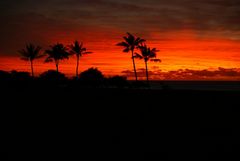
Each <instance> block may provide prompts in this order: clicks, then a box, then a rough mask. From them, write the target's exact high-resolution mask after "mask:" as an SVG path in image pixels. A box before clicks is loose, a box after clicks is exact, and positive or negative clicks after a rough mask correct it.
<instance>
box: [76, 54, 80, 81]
mask: <svg viewBox="0 0 240 161" xmlns="http://www.w3.org/2000/svg"><path fill="white" fill-rule="evenodd" d="M78 66H79V55H77V67H76V78H77V79H78Z"/></svg>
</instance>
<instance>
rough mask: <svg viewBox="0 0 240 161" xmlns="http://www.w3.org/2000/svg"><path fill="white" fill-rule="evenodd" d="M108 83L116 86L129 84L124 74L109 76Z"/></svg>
mask: <svg viewBox="0 0 240 161" xmlns="http://www.w3.org/2000/svg"><path fill="white" fill-rule="evenodd" d="M107 82H108V85H110V86H115V87H126V86H128V81H127V77H124V76H118V75H117V76H113V77H110V78H108V81H107Z"/></svg>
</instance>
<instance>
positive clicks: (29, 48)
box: [18, 43, 44, 77]
mask: <svg viewBox="0 0 240 161" xmlns="http://www.w3.org/2000/svg"><path fill="white" fill-rule="evenodd" d="M40 51H41V47H40V46H34V45H33V44H31V43H30V44H27V45H26V49H22V50H19V51H18V52H19V53H20V54H21V59H22V60H25V61H29V62H30V65H31V71H32V77H34V70H33V61H34V60H35V59H39V58H41V57H43V56H44V55H43V54H41V53H40Z"/></svg>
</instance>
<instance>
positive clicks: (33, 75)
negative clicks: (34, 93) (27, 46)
mask: <svg viewBox="0 0 240 161" xmlns="http://www.w3.org/2000/svg"><path fill="white" fill-rule="evenodd" d="M30 63H31V71H32V77H34V72H33V61H32V60H30Z"/></svg>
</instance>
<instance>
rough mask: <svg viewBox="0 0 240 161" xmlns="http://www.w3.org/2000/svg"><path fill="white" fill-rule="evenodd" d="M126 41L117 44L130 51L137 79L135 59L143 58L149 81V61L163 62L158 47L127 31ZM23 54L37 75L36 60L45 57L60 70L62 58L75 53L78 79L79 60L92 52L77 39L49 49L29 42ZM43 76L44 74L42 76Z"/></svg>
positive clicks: (20, 51)
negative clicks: (71, 42) (35, 69)
mask: <svg viewBox="0 0 240 161" xmlns="http://www.w3.org/2000/svg"><path fill="white" fill-rule="evenodd" d="M123 39H124V41H122V42H120V43H117V44H116V45H117V46H121V47H123V52H127V53H128V52H130V53H131V59H132V62H133V70H134V74H135V78H136V81H137V80H138V77H137V68H136V63H135V59H142V60H144V63H145V68H146V80H147V82H148V81H149V76H148V62H149V61H153V62H161V60H160V59H157V52H158V51H159V50H157V49H156V48H150V47H148V46H147V45H146V40H145V39H142V38H140V37H136V36H134V35H132V34H130V33H127V36H124V37H123ZM18 52H19V53H20V55H21V59H22V60H25V61H29V62H30V66H31V75H32V77H35V74H34V60H36V59H40V58H42V57H44V58H45V60H44V62H47V63H48V62H54V63H55V66H56V72H57V73H58V72H59V65H60V62H61V60H64V59H68V58H69V57H70V56H73V55H75V57H76V76H75V77H76V79H78V77H79V72H78V68H79V61H80V58H81V57H82V56H83V55H86V54H91V53H92V52H90V51H88V50H87V48H85V47H84V46H83V43H82V42H81V43H79V42H78V41H75V42H74V43H73V44H70V45H64V44H62V43H56V44H54V45H51V46H49V48H48V49H46V50H43V49H42V47H40V46H38V45H33V44H31V43H30V44H27V45H26V47H25V48H24V49H21V50H19V51H18ZM41 77H42V76H41Z"/></svg>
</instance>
